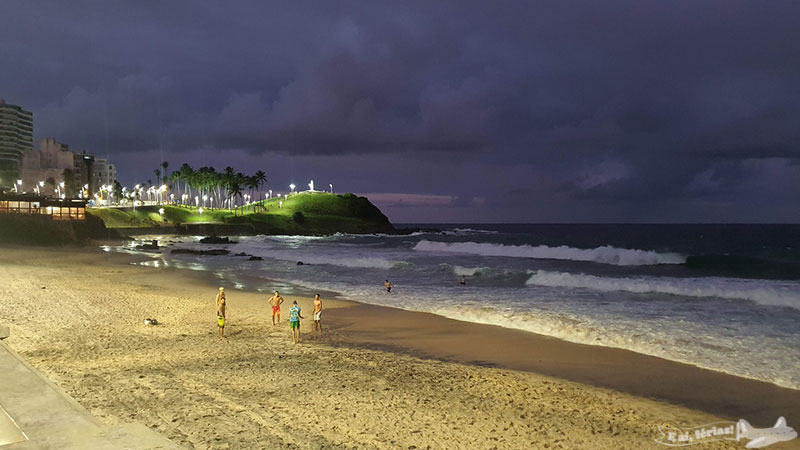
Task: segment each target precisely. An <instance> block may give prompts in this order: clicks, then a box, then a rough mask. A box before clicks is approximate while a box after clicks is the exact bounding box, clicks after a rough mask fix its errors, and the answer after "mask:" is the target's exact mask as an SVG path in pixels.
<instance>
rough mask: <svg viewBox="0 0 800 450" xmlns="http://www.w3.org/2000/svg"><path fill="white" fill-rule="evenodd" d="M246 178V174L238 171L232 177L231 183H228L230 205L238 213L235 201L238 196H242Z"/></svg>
mask: <svg viewBox="0 0 800 450" xmlns="http://www.w3.org/2000/svg"><path fill="white" fill-rule="evenodd" d="M243 179H244V175H242V174H241V173H237V174H236V175H234V176H233V178H232V179H231V182H230V184H229V185H228V195H230V197H231V201H230V204H229V207H230V208H231V209H232V210H233V211H234V214H235V213H236V208H234V207H233V201H234V199H235V198H236V197H237V196H238V197H241V196H242V181H243Z"/></svg>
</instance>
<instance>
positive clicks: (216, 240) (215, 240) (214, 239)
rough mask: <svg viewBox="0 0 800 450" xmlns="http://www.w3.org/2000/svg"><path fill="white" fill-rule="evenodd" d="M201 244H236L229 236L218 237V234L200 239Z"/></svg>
mask: <svg viewBox="0 0 800 450" xmlns="http://www.w3.org/2000/svg"><path fill="white" fill-rule="evenodd" d="M200 243H201V244H238V242H236V241H232V240H231V239H230V238H227V237H218V236H208V237H204V238H203V239H200Z"/></svg>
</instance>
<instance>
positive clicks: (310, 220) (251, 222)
mask: <svg viewBox="0 0 800 450" xmlns="http://www.w3.org/2000/svg"><path fill="white" fill-rule="evenodd" d="M282 200H283V199H282V198H281V199H279V198H273V199H269V200H264V201H261V202H256V203H254V204H251V205H248V206H245V207H240V208H237V209H236V210H235V211H234V210H228V209H213V210H212V209H208V208H205V209H203V212H202V213H201V212H200V210H199V209H198V208H195V207H187V206H173V205H163V206H141V207H137V208H136V209H135V210H134V209H133V208H92V209H89V210H87V213H88V214H91V215H93V216H96V217H97V218H99V219H101V220H102V221H103V222H104V223H105V226H106V227H108V228H115V229H118V230H120V232H123V233H124V232H125V231H129V232H144V231H148V229H154V228H155V229H158V230H161V229H164V228H170V227H175V228H177V229H176V230H175V231H176V232H179V233H180V232H191V230H198V229H203V228H207V229H209V230H212V231H213V232H214V233H219V234H241V233H243V232H248V233H252V234H308V235H317V234H333V233H337V232H339V233H385V232H391V231H393V227H392V225H391V223H389V219H387V218H386V216H385V215H383V213H381V211H380V210H379V209H378V208H377V207H376V206H375V205H373V204H372V203H370V201H369V200H368V199H366V198H364V197H357V196H355V195H353V194H344V195H335V194H330V193H326V192H303V193H298V194H295V195H292V196H290V197H289V198H288V199H286V200H285V201H283V205H281V204H280V202H281V201H282ZM161 208H163V210H164V212H163V214H161V213H160V212H159V209H161ZM226 229H227V231H226ZM152 231H156V230H152ZM197 234H211V233H205V232H202V233H201V232H198V233H197Z"/></svg>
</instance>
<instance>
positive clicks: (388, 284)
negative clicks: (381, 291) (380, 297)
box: [383, 280, 392, 293]
mask: <svg viewBox="0 0 800 450" xmlns="http://www.w3.org/2000/svg"><path fill="white" fill-rule="evenodd" d="M383 285H384V286H386V292H390V293H391V292H392V283H389V280H386V281H384V282H383Z"/></svg>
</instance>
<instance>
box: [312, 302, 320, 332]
mask: <svg viewBox="0 0 800 450" xmlns="http://www.w3.org/2000/svg"><path fill="white" fill-rule="evenodd" d="M313 316H314V334H317V332H319V335H320V336H322V300H320V299H319V294H317V295H315V296H314V315H313Z"/></svg>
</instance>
